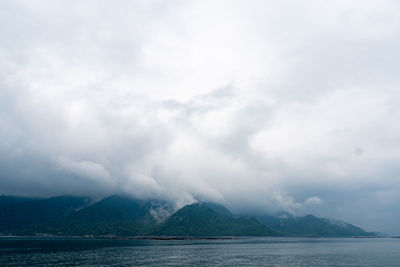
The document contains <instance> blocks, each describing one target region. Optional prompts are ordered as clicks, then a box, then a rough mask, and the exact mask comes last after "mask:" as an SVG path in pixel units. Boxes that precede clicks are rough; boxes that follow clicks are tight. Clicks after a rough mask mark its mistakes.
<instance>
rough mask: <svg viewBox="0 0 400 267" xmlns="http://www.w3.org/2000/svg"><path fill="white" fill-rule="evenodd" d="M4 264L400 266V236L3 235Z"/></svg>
mask: <svg viewBox="0 0 400 267" xmlns="http://www.w3.org/2000/svg"><path fill="white" fill-rule="evenodd" d="M0 266H400V239H396V238H244V239H228V240H102V239H66V238H40V239H38V238H0Z"/></svg>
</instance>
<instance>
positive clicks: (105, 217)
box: [54, 196, 157, 235]
mask: <svg viewBox="0 0 400 267" xmlns="http://www.w3.org/2000/svg"><path fill="white" fill-rule="evenodd" d="M156 204H157V203H153V202H152V201H147V200H139V199H133V198H129V197H122V196H111V197H107V198H104V199H103V200H101V201H99V202H97V203H95V204H93V205H92V206H89V207H87V208H84V209H82V210H79V211H77V212H75V213H74V214H71V215H70V216H68V217H66V218H65V219H64V222H63V223H62V225H59V226H57V225H54V228H56V229H57V230H56V231H57V232H58V233H65V234H67V233H68V234H71V233H72V234H76V235H85V234H93V235H99V234H116V235H145V234H147V233H148V232H149V231H151V230H152V229H153V228H154V227H155V225H156V224H157V221H156V219H155V217H154V216H152V214H151V212H152V210H153V208H154V206H155V205H156Z"/></svg>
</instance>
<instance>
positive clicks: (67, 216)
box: [0, 195, 376, 237]
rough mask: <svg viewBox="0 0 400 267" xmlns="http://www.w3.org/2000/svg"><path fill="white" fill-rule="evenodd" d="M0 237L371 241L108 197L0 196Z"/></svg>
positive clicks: (338, 224) (308, 219) (270, 220)
mask: <svg viewBox="0 0 400 267" xmlns="http://www.w3.org/2000/svg"><path fill="white" fill-rule="evenodd" d="M0 234H2V235H11V234H12V235H37V234H49V235H60V236H70V235H77V236H101V235H115V236H203V237H204V236H298V237H300V236H302V237H303V236H304V237H323V236H326V237H333V236H342V237H350V236H376V234H374V233H368V232H366V231H364V230H363V229H361V228H359V227H357V226H354V225H352V224H349V223H346V222H342V221H338V220H332V219H326V218H318V217H315V216H313V215H307V216H304V217H294V216H280V217H279V216H278V217H277V216H271V215H263V216H260V215H257V216H244V215H235V214H232V213H231V211H229V209H227V208H226V207H225V206H223V205H221V204H217V203H212V202H197V203H194V204H190V205H186V206H183V207H182V208H180V209H178V210H174V209H173V207H172V204H171V203H168V202H163V201H159V200H143V199H137V198H133V197H127V196H119V195H113V196H109V197H105V198H103V199H101V200H99V201H97V202H92V201H91V200H90V199H89V198H87V197H74V196H59V197H52V198H47V199H31V198H21V199H18V197H11V196H8V197H5V196H1V197H0Z"/></svg>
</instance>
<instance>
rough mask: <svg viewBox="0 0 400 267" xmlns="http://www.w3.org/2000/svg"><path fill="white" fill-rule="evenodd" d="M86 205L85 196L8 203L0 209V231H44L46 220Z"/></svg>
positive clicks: (59, 217) (16, 232) (57, 217)
mask: <svg viewBox="0 0 400 267" xmlns="http://www.w3.org/2000/svg"><path fill="white" fill-rule="evenodd" d="M86 205H88V199H87V198H82V197H72V196H61V197H53V198H48V199H37V200H30V201H22V202H17V203H13V204H9V205H6V206H4V207H1V209H0V232H1V233H9V232H12V233H14V234H30V233H32V232H42V231H46V229H47V226H46V223H47V222H49V221H56V220H61V219H62V218H64V217H65V216H67V215H69V214H73V213H74V212H75V211H76V210H77V209H79V208H81V207H84V206H86Z"/></svg>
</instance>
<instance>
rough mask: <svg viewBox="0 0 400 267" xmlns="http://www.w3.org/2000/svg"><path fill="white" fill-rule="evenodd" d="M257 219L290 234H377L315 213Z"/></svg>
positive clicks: (329, 235)
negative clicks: (301, 215)
mask: <svg viewBox="0 0 400 267" xmlns="http://www.w3.org/2000/svg"><path fill="white" fill-rule="evenodd" d="M257 219H258V220H259V221H260V222H262V223H263V224H264V225H266V226H268V227H270V228H271V229H274V230H276V231H280V232H283V233H285V234H286V235H289V236H310V237H312V236H314V237H316V236H326V237H334V236H336V237H350V236H375V234H374V233H369V232H366V231H364V230H363V229H361V228H359V227H357V226H354V225H352V224H349V223H346V222H342V221H336V220H329V219H326V218H318V217H315V216H313V215H307V216H304V217H294V216H290V215H287V214H286V215H284V216H279V217H278V216H276V217H275V216H258V217H257Z"/></svg>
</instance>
